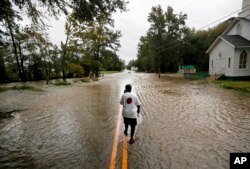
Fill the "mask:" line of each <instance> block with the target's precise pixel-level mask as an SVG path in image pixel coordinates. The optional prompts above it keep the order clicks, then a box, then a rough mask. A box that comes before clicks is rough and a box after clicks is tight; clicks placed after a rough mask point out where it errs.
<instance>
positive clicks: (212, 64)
mask: <svg viewBox="0 0 250 169" xmlns="http://www.w3.org/2000/svg"><path fill="white" fill-rule="evenodd" d="M211 67H214V61H213V59H212V60H211Z"/></svg>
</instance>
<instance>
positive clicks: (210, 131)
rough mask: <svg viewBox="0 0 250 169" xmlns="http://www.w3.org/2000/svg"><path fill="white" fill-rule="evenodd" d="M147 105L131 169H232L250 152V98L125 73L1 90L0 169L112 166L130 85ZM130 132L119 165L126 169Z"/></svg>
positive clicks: (210, 86)
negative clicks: (234, 156)
mask: <svg viewBox="0 0 250 169" xmlns="http://www.w3.org/2000/svg"><path fill="white" fill-rule="evenodd" d="M127 83H130V84H132V86H133V89H132V91H133V92H136V93H137V95H138V96H139V98H140V100H141V102H142V112H141V113H142V116H143V118H144V121H143V123H142V124H141V125H140V126H138V129H137V132H136V137H138V141H137V142H135V143H134V144H133V145H128V166H129V168H130V169H151V168H157V169H158V168H164V169H165V168H169V169H171V168H172V169H184V168H187V169H189V168H190V169H194V168H197V169H203V168H204V169H205V168H219V169H220V168H221V169H226V168H229V153H230V152H249V151H250V125H249V124H250V96H249V95H245V94H242V93H238V92H234V91H230V90H226V89H221V88H218V87H216V86H214V85H213V84H210V83H208V82H206V81H201V80H199V81H195V80H186V79H183V78H182V77H179V76H173V75H164V76H163V77H162V78H161V79H158V78H157V76H156V75H155V74H144V73H138V74H137V73H117V74H113V75H107V76H105V77H104V79H102V80H101V81H98V82H90V83H84V82H80V81H79V82H76V83H74V84H72V85H69V86H60V87H58V86H49V87H44V86H43V89H44V90H45V92H34V91H13V90H9V91H7V92H2V93H0V100H1V101H0V112H8V111H13V110H19V111H20V112H18V113H14V117H13V118H10V119H4V120H1V122H0V168H86V169H89V168H93V169H100V168H109V163H110V158H111V153H112V146H113V140H114V132H115V127H116V123H117V121H116V120H117V116H118V111H119V100H120V96H121V94H122V92H123V90H124V86H125V84H127ZM122 133H123V124H121V126H120V135H119V143H118V151H117V153H118V154H117V164H116V168H122V163H121V159H122V155H121V149H122Z"/></svg>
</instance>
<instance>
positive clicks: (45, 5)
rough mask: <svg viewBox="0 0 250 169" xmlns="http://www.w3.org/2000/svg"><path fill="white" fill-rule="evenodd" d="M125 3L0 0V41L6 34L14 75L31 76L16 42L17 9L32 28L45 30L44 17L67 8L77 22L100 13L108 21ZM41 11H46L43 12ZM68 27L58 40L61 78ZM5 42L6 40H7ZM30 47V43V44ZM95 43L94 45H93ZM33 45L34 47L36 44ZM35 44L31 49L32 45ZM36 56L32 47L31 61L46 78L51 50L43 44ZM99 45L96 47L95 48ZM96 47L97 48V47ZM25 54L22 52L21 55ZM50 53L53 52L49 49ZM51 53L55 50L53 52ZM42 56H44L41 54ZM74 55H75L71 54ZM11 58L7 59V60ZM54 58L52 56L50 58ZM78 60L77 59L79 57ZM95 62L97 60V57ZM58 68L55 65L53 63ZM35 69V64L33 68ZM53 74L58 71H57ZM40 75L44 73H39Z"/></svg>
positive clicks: (110, 0) (117, 0)
mask: <svg viewBox="0 0 250 169" xmlns="http://www.w3.org/2000/svg"><path fill="white" fill-rule="evenodd" d="M126 4H127V2H125V1H124V0H100V1H92V0H90V1H89V0H69V1H65V0H37V1H32V0H26V1H23V0H2V1H0V24H1V25H2V26H3V28H4V29H1V31H0V37H1V43H3V42H2V37H7V38H9V39H10V40H11V44H12V48H13V54H14V56H15V61H13V63H14V62H15V63H16V65H17V66H16V67H17V70H18V72H19V73H18V75H19V78H20V79H21V81H25V80H26V79H27V77H26V76H25V75H26V74H28V78H30V77H31V73H30V71H29V72H28V73H26V72H25V71H27V70H25V64H24V62H25V59H26V58H25V57H24V56H25V55H26V53H25V52H23V51H25V50H26V49H23V47H24V45H23V44H22V43H19V41H20V42H21V39H19V41H18V38H19V37H18V36H19V33H20V32H22V30H20V28H21V26H20V22H17V21H21V20H22V17H23V15H22V16H21V15H19V13H20V12H22V14H24V16H26V17H27V18H29V19H30V20H31V21H32V25H33V27H35V28H37V29H38V28H39V31H41V32H42V31H43V30H46V27H47V25H45V23H44V22H43V20H44V18H46V17H47V16H48V15H49V16H55V17H58V16H59V15H60V14H61V13H62V12H63V13H64V14H66V15H68V11H71V12H72V16H73V18H74V19H75V20H76V21H78V22H79V23H83V22H95V21H97V20H98V19H97V18H100V16H102V17H103V18H105V20H107V21H108V22H112V19H111V15H112V13H113V12H115V11H116V10H121V11H125V10H126ZM45 13H48V15H46V14H45ZM71 31H72V29H70V27H69V26H68V28H66V34H67V38H66V42H65V43H62V45H61V49H62V50H61V60H62V64H61V67H62V72H63V78H64V79H65V78H66V76H65V71H64V68H65V67H66V66H67V64H66V62H67V57H68V54H67V46H68V42H69V41H70V36H71ZM8 42H9V40H8ZM31 46H32V45H31ZM97 46H98V45H97ZM36 47H37V46H36ZM36 47H35V48H36ZM39 48H40V54H41V55H40V56H43V58H42V59H39V58H38V57H39V54H37V52H36V51H35V50H33V49H32V50H31V51H30V52H28V53H29V54H30V56H32V57H33V58H34V59H33V61H37V62H36V64H38V65H41V64H40V63H42V65H45V68H44V69H43V70H45V75H46V79H47V78H48V77H49V74H50V71H51V70H49V69H50V65H51V63H50V62H48V58H46V57H47V56H50V53H51V50H50V49H48V48H47V47H45V46H44V45H41V46H40V47H39ZM98 48H99V47H98ZM98 48H97V49H98ZM44 49H47V50H44ZM24 53H25V54H24ZM52 53H53V52H52ZM53 55H55V53H54V54H53ZM45 56H46V57H45ZM74 56H77V55H74ZM9 60H11V59H9ZM55 60H57V59H55V57H54V61H55ZM79 60H80V59H79ZM97 62H98V60H97ZM56 65H57V67H58V64H56ZM34 68H35V67H34ZM36 68H37V71H35V72H39V71H41V69H38V68H39V67H36ZM28 70H31V71H33V70H35V69H32V66H31V65H29V68H28ZM56 70H57V73H56V74H57V75H58V74H60V73H58V69H56ZM43 74H44V73H43ZM37 75H39V78H42V77H41V74H40V73H38V74H37Z"/></svg>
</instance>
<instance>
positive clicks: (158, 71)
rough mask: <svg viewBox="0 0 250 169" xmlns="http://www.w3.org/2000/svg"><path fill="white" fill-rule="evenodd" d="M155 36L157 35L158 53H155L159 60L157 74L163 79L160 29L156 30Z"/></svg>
mask: <svg viewBox="0 0 250 169" xmlns="http://www.w3.org/2000/svg"><path fill="white" fill-rule="evenodd" d="M155 34H156V38H157V39H156V52H155V55H156V56H155V57H156V60H157V72H156V73H158V77H159V79H160V78H161V55H160V52H159V47H160V46H161V32H160V30H159V28H156V29H155Z"/></svg>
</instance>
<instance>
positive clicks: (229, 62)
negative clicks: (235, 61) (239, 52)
mask: <svg viewBox="0 0 250 169" xmlns="http://www.w3.org/2000/svg"><path fill="white" fill-rule="evenodd" d="M230 65H231V58H228V65H227V67H229V68H230Z"/></svg>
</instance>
